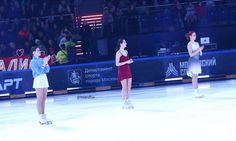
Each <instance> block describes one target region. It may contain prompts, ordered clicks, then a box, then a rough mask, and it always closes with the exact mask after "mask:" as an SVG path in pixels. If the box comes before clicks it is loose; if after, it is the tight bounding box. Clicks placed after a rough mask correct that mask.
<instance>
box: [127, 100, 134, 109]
mask: <svg viewBox="0 0 236 141" xmlns="http://www.w3.org/2000/svg"><path fill="white" fill-rule="evenodd" d="M127 103H128V109H134V106H133V104H132V103H131V101H130V100H127Z"/></svg>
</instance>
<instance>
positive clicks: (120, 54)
mask: <svg viewBox="0 0 236 141" xmlns="http://www.w3.org/2000/svg"><path fill="white" fill-rule="evenodd" d="M126 47H127V43H126V41H125V40H124V39H119V40H118V43H117V49H116V50H117V52H116V66H117V67H118V81H119V83H120V84H121V85H122V91H121V93H122V99H123V100H124V106H123V107H122V108H123V109H133V108H134V107H133V105H132V104H131V102H130V99H129V98H130V92H131V86H132V74H131V70H130V66H129V64H131V63H133V60H132V59H130V58H129V56H128V51H127V50H125V48H126Z"/></svg>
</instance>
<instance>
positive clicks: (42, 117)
mask: <svg viewBox="0 0 236 141" xmlns="http://www.w3.org/2000/svg"><path fill="white" fill-rule="evenodd" d="M39 123H40V124H41V125H49V124H52V121H51V120H48V119H47V117H46V115H45V114H40V115H39Z"/></svg>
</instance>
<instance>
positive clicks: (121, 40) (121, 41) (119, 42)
mask: <svg viewBox="0 0 236 141" xmlns="http://www.w3.org/2000/svg"><path fill="white" fill-rule="evenodd" d="M124 40H125V39H124V38H120V39H119V40H118V41H117V45H116V51H118V50H119V49H120V44H121V43H123V41H124Z"/></svg>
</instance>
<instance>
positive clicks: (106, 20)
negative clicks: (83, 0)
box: [102, 0, 236, 37]
mask: <svg viewBox="0 0 236 141" xmlns="http://www.w3.org/2000/svg"><path fill="white" fill-rule="evenodd" d="M235 3H236V1H235V0H227V1H226V0H222V1H214V0H207V1H204V0H195V1H194V0H193V1H189V0H106V1H105V2H104V7H103V21H102V23H103V36H104V37H109V36H112V35H115V36H116V35H129V34H137V33H143V32H145V30H148V31H155V30H157V29H160V28H161V30H163V29H168V30H169V29H170V30H173V29H184V28H185V29H191V28H193V27H195V26H196V25H197V26H198V25H207V24H208V23H209V22H208V21H207V19H210V18H211V16H212V13H213V14H215V13H216V12H218V13H217V14H219V15H220V14H221V13H223V14H225V15H227V14H229V13H232V12H231V11H229V12H228V13H227V10H229V9H228V7H226V6H225V5H227V4H234V6H235ZM218 5H224V8H225V9H223V10H224V11H223V12H222V11H214V10H215V7H217V6H218ZM234 8H235V7H234ZM219 9H220V8H219ZM230 10H233V8H232V9H230ZM225 11H226V12H225ZM214 12H215V13H214ZM220 12H221V13H220ZM219 15H218V16H219ZM222 16H224V15H222ZM232 16H233V14H232ZM223 18H225V19H226V17H223Z"/></svg>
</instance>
